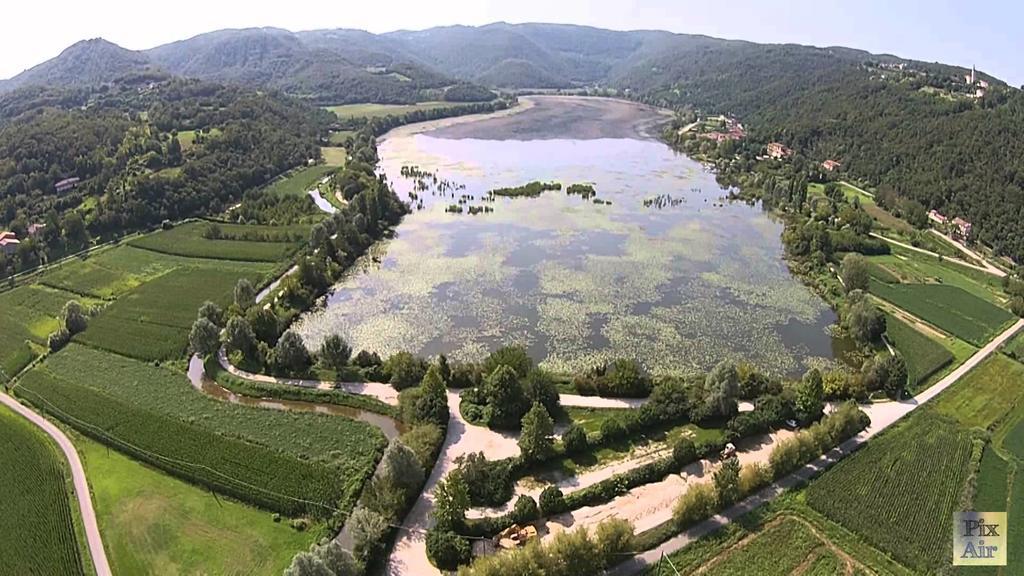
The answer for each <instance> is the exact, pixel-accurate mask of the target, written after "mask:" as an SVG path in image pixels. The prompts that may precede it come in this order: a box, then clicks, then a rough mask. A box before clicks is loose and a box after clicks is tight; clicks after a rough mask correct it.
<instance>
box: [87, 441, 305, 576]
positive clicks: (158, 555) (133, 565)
mask: <svg viewBox="0 0 1024 576" xmlns="http://www.w3.org/2000/svg"><path fill="white" fill-rule="evenodd" d="M75 445H76V446H78V449H79V453H80V454H81V456H82V461H83V463H84V465H85V469H86V473H87V474H88V476H89V487H90V488H91V489H92V493H93V502H94V504H95V507H96V515H97V520H98V522H99V526H100V531H101V532H102V533H103V543H104V545H105V547H106V549H107V557H108V559H109V560H110V563H111V568H113V570H114V573H115V574H144V573H152V572H154V571H156V572H160V573H166V574H231V575H238V576H242V575H249V574H253V575H256V574H259V575H264V576H271V575H273V576H277V575H278V574H280V573H281V572H282V571H283V570H284V568H285V567H287V566H288V563H289V562H290V561H291V556H292V554H294V553H295V552H296V551H298V550H303V549H305V548H307V547H308V546H309V545H310V543H312V542H313V541H314V540H316V538H317V536H318V532H319V530H316V529H313V530H309V531H306V532H299V531H297V530H294V529H292V528H291V527H290V526H289V525H288V522H287V521H284V522H274V521H273V520H272V519H271V515H270V514H268V513H266V512H264V511H261V510H258V509H256V508H252V507H250V506H246V505H245V504H241V503H239V502H236V501H234V500H232V499H229V498H225V497H218V496H216V495H214V494H213V493H211V492H210V491H208V490H206V489H204V488H200V487H197V486H193V485H191V484H188V483H186V482H182V481H181V480H177V479H175V478H172V477H170V476H167V475H166V474H163V473H161V472H159V471H157V470H155V469H153V468H150V467H149V466H146V465H144V464H140V463H138V462H135V461H134V460H131V459H130V458H128V457H126V456H124V455H122V454H121V453H119V452H117V451H114V450H110V449H108V448H106V447H104V446H103V445H101V444H99V443H97V442H94V441H92V440H90V439H88V438H85V437H83V436H77V437H75Z"/></svg>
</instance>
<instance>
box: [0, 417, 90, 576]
mask: <svg viewBox="0 0 1024 576" xmlns="http://www.w3.org/2000/svg"><path fill="white" fill-rule="evenodd" d="M62 459H63V455H62V454H61V453H60V452H58V450H57V447H56V446H54V445H53V444H52V442H51V441H50V439H49V438H48V437H47V436H46V435H45V434H43V432H42V431H40V430H38V429H37V428H36V427H35V426H34V425H32V424H31V423H29V422H28V421H27V420H25V419H24V418H22V417H21V416H19V415H18V414H15V413H14V412H12V411H11V410H9V409H8V408H7V407H5V406H4V407H0V494H3V497H2V498H0V539H2V541H3V545H2V548H0V574H12V575H13V574H40V575H42V574H60V575H65V574H68V575H73V574H84V571H83V566H82V558H81V555H80V553H79V546H78V542H77V540H76V536H75V520H74V516H73V513H72V509H71V506H72V502H71V499H70V498H71V495H70V494H69V491H68V486H69V478H68V474H67V472H66V470H65V468H64V462H63V460H62ZM86 497H88V495H86Z"/></svg>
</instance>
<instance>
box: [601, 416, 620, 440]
mask: <svg viewBox="0 0 1024 576" xmlns="http://www.w3.org/2000/svg"><path fill="white" fill-rule="evenodd" d="M625 436H626V428H625V427H623V426H622V422H619V419H618V418H616V417H611V418H608V419H607V420H605V421H604V422H601V440H602V441H604V442H614V441H615V440H620V439H622V438H625Z"/></svg>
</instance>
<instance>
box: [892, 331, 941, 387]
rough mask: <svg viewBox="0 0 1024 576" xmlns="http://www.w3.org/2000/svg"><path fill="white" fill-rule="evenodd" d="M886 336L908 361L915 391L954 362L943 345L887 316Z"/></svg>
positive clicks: (910, 379) (909, 379) (910, 382)
mask: <svg viewBox="0 0 1024 576" xmlns="http://www.w3.org/2000/svg"><path fill="white" fill-rule="evenodd" d="M885 326H886V330H885V334H886V337H887V338H888V339H889V342H890V343H892V345H893V346H894V347H895V348H896V349H897V350H899V352H900V353H901V354H903V357H904V358H905V359H906V361H907V372H908V373H909V378H908V381H909V387H910V389H911V390H914V389H916V388H917V386H919V385H920V384H922V383H924V382H925V381H926V380H927V379H928V378H929V377H930V376H931V375H933V374H935V373H936V372H938V371H939V370H941V369H942V368H944V367H945V366H946V365H948V364H949V363H950V362H952V361H953V354H952V353H951V352H950V351H949V350H947V349H946V347H945V346H943V345H942V344H941V343H939V342H936V341H935V340H932V339H931V338H929V337H928V336H925V335H924V334H922V333H921V332H919V331H917V330H916V329H915V328H913V327H912V326H910V325H909V324H907V323H906V322H904V321H902V320H900V319H899V318H896V317H895V316H892V315H891V314H887V315H886V318H885Z"/></svg>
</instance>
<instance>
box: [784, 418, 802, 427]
mask: <svg viewBox="0 0 1024 576" xmlns="http://www.w3.org/2000/svg"><path fill="white" fill-rule="evenodd" d="M786 428H789V429H790V430H796V429H798V428H800V423H799V422H797V421H796V420H793V419H792V418H790V419H789V420H786Z"/></svg>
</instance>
